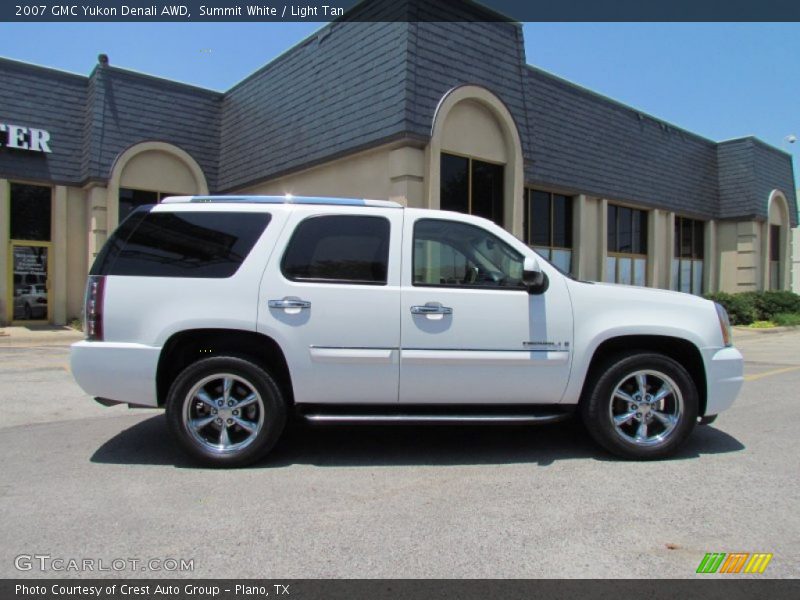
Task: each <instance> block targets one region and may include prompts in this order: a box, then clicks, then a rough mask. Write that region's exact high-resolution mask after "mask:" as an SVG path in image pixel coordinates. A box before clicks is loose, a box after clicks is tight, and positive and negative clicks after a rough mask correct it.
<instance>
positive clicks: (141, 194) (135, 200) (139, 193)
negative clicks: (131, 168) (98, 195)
mask: <svg viewBox="0 0 800 600" xmlns="http://www.w3.org/2000/svg"><path fill="white" fill-rule="evenodd" d="M159 196H160V194H159V193H158V192H149V191H145V190H131V189H127V188H121V189H120V190H119V220H120V221H122V220H123V219H124V218H126V217H127V216H128V215H129V214H131V213H132V212H133V211H134V209H136V208H138V207H139V206H145V205H147V204H157V203H158V200H159Z"/></svg>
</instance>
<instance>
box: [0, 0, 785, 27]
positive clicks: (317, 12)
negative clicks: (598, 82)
mask: <svg viewBox="0 0 800 600" xmlns="http://www.w3.org/2000/svg"><path fill="white" fill-rule="evenodd" d="M336 19H344V20H348V21H504V20H514V21H572V22H574V21H597V22H601V21H739V22H744V21H800V1H798V0H724V1H723V0H482V1H481V2H473V1H471V0H360V1H359V0H321V1H320V0H306V1H305V2H303V1H301V0H298V1H296V2H292V1H291V0H175V1H174V2H169V1H164V0H93V1H92V0H89V1H83V0H81V2H80V3H75V1H74V0H72V1H70V0H12V1H10V2H5V1H4V2H2V3H0V21H7V22H45V21H47V22H109V21H116V22H159V21H176V22H206V23H207V22H223V21H227V22H232V21H239V22H258V21H264V22H270V21H272V22H284V21H333V20H336Z"/></svg>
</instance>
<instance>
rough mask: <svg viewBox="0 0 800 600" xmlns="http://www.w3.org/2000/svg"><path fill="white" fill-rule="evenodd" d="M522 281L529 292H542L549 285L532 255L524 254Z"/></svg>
mask: <svg viewBox="0 0 800 600" xmlns="http://www.w3.org/2000/svg"><path fill="white" fill-rule="evenodd" d="M522 283H524V284H525V287H527V288H528V293H530V294H543V293H544V292H545V291H547V288H548V287H549V286H550V281H549V280H548V279H547V275H545V273H544V271H542V269H541V268H540V267H539V261H537V260H536V259H535V258H534V257H532V256H526V257H525V262H524V263H523V265H522Z"/></svg>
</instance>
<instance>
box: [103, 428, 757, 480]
mask: <svg viewBox="0 0 800 600" xmlns="http://www.w3.org/2000/svg"><path fill="white" fill-rule="evenodd" d="M743 449H744V445H742V444H741V443H740V442H739V441H738V440H737V439H735V438H734V437H732V436H730V435H729V434H727V433H725V432H723V431H720V430H719V429H716V428H714V427H711V426H703V427H697V429H696V430H695V432H694V433H693V434H692V436H691V437H690V438H689V440H687V442H686V443H685V444H684V446H683V448H681V450H680V451H679V453H678V454H677V455H676V456H675V457H674V458H673V459H671V460H682V459H690V458H698V457H701V456H703V455H706V454H724V453H729V452H738V451H740V450H743ZM576 458H577V459H581V458H582V459H593V460H598V461H617V460H621V459H617V458H616V457H614V456H612V455H610V454H609V453H607V452H606V451H604V450H603V449H601V448H600V447H599V446H597V445H596V444H595V443H594V442H593V441H592V440H591V439H590V438H589V434H588V433H587V432H586V430H585V429H584V428H583V426H582V425H581V424H580V422H578V421H577V420H571V421H567V422H564V423H558V424H551V425H540V426H521V425H517V426H497V425H495V426H474V425H472V426H445V425H429V426H414V425H400V426H398V425H394V426H377V425H358V426H308V425H303V424H296V425H293V426H292V427H291V428H289V429H288V430H287V431H286V432H285V433H284V435H283V437H282V438H281V440H280V441H279V442H278V444H277V446H276V447H275V448H274V449H273V451H272V452H271V453H270V454H269V455H268V456H267V457H266V458H265V459H264V460H262V461H260V462H258V463H256V464H255V465H252V466H251V467H248V468H251V469H253V468H281V467H287V466H291V465H296V464H309V465H315V466H321V467H326V466H330V467H342V466H346V467H357V466H365V467H366V466H369V467H374V466H415V465H424V466H437V465H441V466H452V465H480V464H524V463H530V464H536V465H538V466H541V467H546V466H548V465H551V464H553V463H554V462H556V461H559V460H568V459H576ZM91 461H92V462H95V463H105V464H119V465H128V464H131V465H132V464H136V465H165V466H168V465H171V466H175V467H179V468H194V467H195V464H194V463H193V462H192V461H191V460H189V459H188V458H187V457H186V456H185V455H184V454H183V452H181V450H180V448H179V447H178V445H177V443H176V442H175V441H174V440H173V439H172V436H171V434H170V432H169V430H168V429H167V422H166V419H165V417H164V416H163V415H159V416H155V417H153V418H150V419H147V420H144V421H141V422H139V423H137V424H136V425H134V426H132V427H130V428H128V429H126V430H124V431H121V432H120V433H119V434H117V435H116V436H114V437H113V438H111V439H110V440H108V441H107V442H105V443H104V444H103V445H102V446H101V447H100V448H98V449H97V450H96V451H95V453H94V454H93V455H92V457H91Z"/></svg>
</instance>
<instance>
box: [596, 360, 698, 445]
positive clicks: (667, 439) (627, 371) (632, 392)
mask: <svg viewBox="0 0 800 600" xmlns="http://www.w3.org/2000/svg"><path fill="white" fill-rule="evenodd" d="M590 386H591V387H590V391H589V394H588V397H586V398H584V400H583V403H582V407H581V409H582V414H583V420H584V422H585V424H586V428H587V429H588V430H589V433H590V434H591V435H592V437H593V438H594V439H595V440H596V441H597V442H599V443H600V444H601V445H602V446H603V447H605V448H606V449H607V450H609V451H610V452H612V453H614V454H616V455H618V456H622V457H625V458H631V459H639V460H642V459H657V458H665V457H667V456H670V455H671V454H673V453H674V452H675V451H676V450H677V449H678V447H679V446H680V445H681V444H682V443H683V442H684V441H685V440H686V438H687V437H688V436H689V434H690V433H691V432H692V429H694V426H695V423H696V422H697V411H698V404H699V402H698V394H697V389H696V387H695V385H694V381H693V380H692V378H691V376H690V375H689V374H688V373H687V372H686V369H684V368H683V367H682V366H681V365H680V364H679V363H678V362H676V361H674V360H673V359H671V358H669V357H667V356H664V355H661V354H649V353H648V354H642V353H630V354H625V355H621V356H617V357H616V358H614V359H612V360H610V361H608V362H607V363H606V364H605V365H604V367H603V368H601V369H599V370H598V375H597V376H596V377H595V380H594V381H593V382H590Z"/></svg>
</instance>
